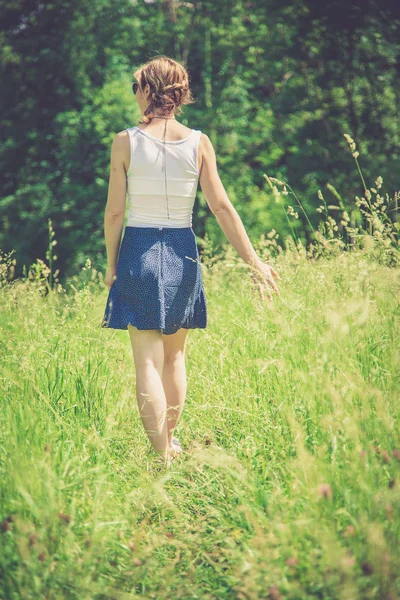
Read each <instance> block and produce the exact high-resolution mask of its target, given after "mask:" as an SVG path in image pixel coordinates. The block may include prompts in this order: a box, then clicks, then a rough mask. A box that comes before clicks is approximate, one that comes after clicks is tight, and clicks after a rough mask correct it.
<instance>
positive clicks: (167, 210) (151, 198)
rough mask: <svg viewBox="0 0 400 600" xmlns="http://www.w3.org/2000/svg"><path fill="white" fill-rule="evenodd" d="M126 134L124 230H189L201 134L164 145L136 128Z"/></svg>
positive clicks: (197, 176)
mask: <svg viewBox="0 0 400 600" xmlns="http://www.w3.org/2000/svg"><path fill="white" fill-rule="evenodd" d="M127 132H128V134H129V141H130V151H131V155H130V164H129V169H128V172H127V175H126V176H127V191H128V198H129V213H128V221H127V226H132V227H191V226H192V213H193V205H194V201H195V198H196V191H197V185H198V180H199V170H198V151H199V142H200V136H201V131H200V130H198V129H193V130H192V132H191V133H190V134H189V135H188V136H187V137H186V138H184V139H183V140H176V141H170V142H169V141H166V142H165V145H164V142H163V141H162V140H160V139H158V138H156V137H154V136H152V135H151V134H150V133H147V131H144V130H141V129H139V128H138V127H130V128H129V129H127ZM164 164H165V165H166V169H164ZM166 195H167V198H166Z"/></svg>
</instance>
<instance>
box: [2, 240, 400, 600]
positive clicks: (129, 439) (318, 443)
mask: <svg viewBox="0 0 400 600" xmlns="http://www.w3.org/2000/svg"><path fill="white" fill-rule="evenodd" d="M328 237H329V236H328ZM324 239H325V238H324ZM326 239H328V238H326ZM326 239H325V242H324V243H322V244H321V248H322V249H323V252H322V251H321V252H320V253H319V256H317V255H318V252H315V253H314V254H315V256H314V257H312V256H311V255H310V254H309V253H308V252H306V251H305V250H304V249H303V248H302V246H301V245H296V244H294V243H293V244H292V245H290V244H289V245H288V246H287V248H286V250H285V251H284V252H275V255H274V258H273V259H271V260H270V262H271V264H273V265H274V266H275V268H276V269H277V271H278V273H279V275H280V276H281V278H282V280H281V281H279V282H278V286H279V289H280V296H279V297H277V296H276V295H274V297H273V303H272V304H269V303H268V302H267V301H266V302H264V303H262V302H261V300H260V298H259V296H258V293H257V292H256V291H254V288H253V287H252V282H251V279H250V277H249V276H248V275H247V268H246V267H245V265H244V263H243V262H242V261H240V260H237V258H236V257H235V256H236V255H235V253H234V252H233V251H232V250H230V249H228V251H227V252H226V253H225V254H223V255H221V256H220V257H219V258H212V254H213V253H212V251H211V250H210V251H209V252H208V250H207V247H205V248H204V253H203V261H202V262H203V273H204V285H205V289H206V294H207V302H208V315H209V320H208V328H207V329H205V330H193V331H191V332H190V333H189V337H188V344H187V355H186V356H187V372H188V393H187V400H186V406H185V409H184V412H183V415H182V418H181V421H180V423H179V425H178V428H177V431H176V433H177V435H179V438H180V439H181V442H182V444H183V447H184V450H185V452H184V455H183V456H182V457H181V458H180V459H178V460H176V461H174V463H173V465H172V468H171V469H165V468H163V467H162V466H161V465H160V463H159V462H158V460H157V459H158V458H159V457H158V456H156V455H155V453H154V451H153V450H152V449H151V447H150V444H149V441H148V440H147V437H146V434H145V432H144V430H143V427H142V424H141V421H140V417H139V414H138V409H137V404H136V398H135V372H134V363H133V357H132V351H131V347H130V342H129V335H128V333H127V332H126V331H113V330H107V329H101V328H100V321H101V318H102V316H103V311H104V307H105V300H106V295H107V291H106V288H105V286H104V284H102V274H101V273H99V272H97V271H96V270H94V269H93V268H91V266H90V263H89V262H88V265H87V267H86V268H85V269H84V270H83V271H82V272H81V273H80V274H79V275H77V276H76V278H75V279H74V280H73V281H70V282H69V286H68V292H65V291H64V289H65V288H62V286H60V284H57V285H55V287H54V290H53V291H51V292H50V293H46V290H48V288H47V287H46V286H43V280H45V282H46V285H47V283H48V280H49V277H48V271H45V269H43V264H40V263H37V264H36V268H35V269H33V270H32V271H31V277H30V278H29V277H27V278H26V279H25V280H22V279H21V280H17V281H14V282H13V283H12V284H11V283H6V282H5V281H4V280H3V284H2V285H1V286H0V295H1V302H0V327H1V342H0V344H1V346H0V348H1V355H0V378H1V379H0V381H1V392H0V397H1V411H0V427H1V428H0V469H1V473H0V475H1V477H0V482H1V483H0V494H1V507H0V508H1V513H0V521H1V526H2V527H1V531H0V538H1V544H0V579H1V586H0V589H1V592H0V594H1V598H4V599H7V600H8V599H12V600H14V599H15V600H16V599H18V600H19V599H25V598H35V599H36V598H40V599H42V598H45V599H56V598H57V599H58V598H62V599H64V598H66V599H67V598H68V599H79V600H83V599H85V600H86V599H88V600H89V599H90V600H92V599H96V600H100V599H101V600H106V599H116V600H117V599H118V600H122V599H129V598H138V599H148V598H154V599H161V598H162V599H164V598H165V599H167V598H168V599H170V598H182V599H185V600H189V599H190V600H192V599H202V600H203V599H207V600H208V599H213V598H227V599H240V600H247V599H249V600H250V599H251V600H252V599H259V598H269V599H272V600H276V599H288V600H289V599H290V600H297V599H301V600H303V599H309V598H310V599H311V598H321V599H324V600H328V599H338V600H339V599H340V600H353V599H354V600H356V599H360V600H361V599H372V598H374V599H377V600H383V599H384V600H396V599H398V598H400V558H399V541H400V540H399V531H400V521H399V509H400V439H399V419H398V417H399V411H400V408H399V387H400V386H399V343H398V335H399V327H398V325H399V299H400V296H399V289H400V288H399V283H400V282H399V279H400V276H399V274H400V269H399V267H398V265H396V264H395V265H394V266H393V265H390V264H388V261H385V260H382V256H384V254H382V252H383V253H384V252H385V251H386V250H387V249H388V246H387V244H383V245H382V248H383V250H382V252H380V251H378V252H377V251H376V248H378V245H376V244H375V242H377V238H376V237H375V240H374V239H373V238H372V237H371V238H368V237H365V239H364V241H363V248H360V249H357V250H354V251H352V252H343V251H340V249H339V250H338V248H337V246H335V244H329V243H328V242H327V241H326ZM330 241H331V242H332V239H331V240H330ZM328 247H332V249H333V250H332V251H328V249H327V248H328ZM274 248H275V250H276V244H275V246H274V243H273V235H272V236H271V237H270V238H269V239H268V238H267V239H265V240H262V241H260V246H259V251H260V252H262V253H264V256H265V257H267V258H268V257H269V256H270V255H271V254H272V253H273V250H274ZM335 248H336V249H335ZM43 270H44V271H45V275H46V276H45V277H44V279H43V277H38V276H37V274H38V273H39V272H42V275H43ZM3 272H4V270H3ZM32 273H33V275H32ZM35 273H36V275H35Z"/></svg>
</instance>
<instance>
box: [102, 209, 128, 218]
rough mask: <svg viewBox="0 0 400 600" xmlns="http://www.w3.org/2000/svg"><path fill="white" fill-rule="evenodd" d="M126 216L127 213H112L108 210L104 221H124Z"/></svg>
mask: <svg viewBox="0 0 400 600" xmlns="http://www.w3.org/2000/svg"><path fill="white" fill-rule="evenodd" d="M124 216H125V213H123V212H111V211H108V210H106V211H105V213H104V220H105V221H118V220H119V219H123V218H124Z"/></svg>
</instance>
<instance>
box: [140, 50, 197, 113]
mask: <svg viewBox="0 0 400 600" xmlns="http://www.w3.org/2000/svg"><path fill="white" fill-rule="evenodd" d="M136 73H137V74H138V77H137V79H138V81H139V85H140V89H141V90H144V88H145V87H146V84H148V85H149V86H150V97H149V100H150V104H149V105H148V107H147V108H146V110H145V112H144V115H143V119H141V120H140V121H139V123H151V120H152V118H153V116H154V110H155V109H156V108H157V109H158V111H157V112H158V115H159V116H167V115H169V114H170V113H171V112H173V111H175V115H180V114H181V113H182V112H183V110H182V108H181V107H182V106H183V105H184V104H193V103H194V102H195V100H194V98H193V96H192V94H191V91H190V89H189V74H188V72H187V70H186V69H185V67H184V66H183V65H182V64H181V63H179V62H178V61H176V60H173V59H172V58H168V57H167V56H157V57H155V58H153V59H151V60H150V61H148V62H147V63H145V64H144V65H142V66H141V67H140V68H139V69H137V70H136V71H135V75H136Z"/></svg>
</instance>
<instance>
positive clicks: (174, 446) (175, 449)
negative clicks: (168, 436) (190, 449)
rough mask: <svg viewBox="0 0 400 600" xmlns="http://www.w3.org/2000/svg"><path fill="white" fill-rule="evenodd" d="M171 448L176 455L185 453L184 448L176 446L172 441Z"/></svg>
mask: <svg viewBox="0 0 400 600" xmlns="http://www.w3.org/2000/svg"><path fill="white" fill-rule="evenodd" d="M170 448H171V451H172V452H173V453H174V454H182V452H183V450H182V446H181V445H180V444H175V443H174V441H173V440H172V443H171V446H170Z"/></svg>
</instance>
